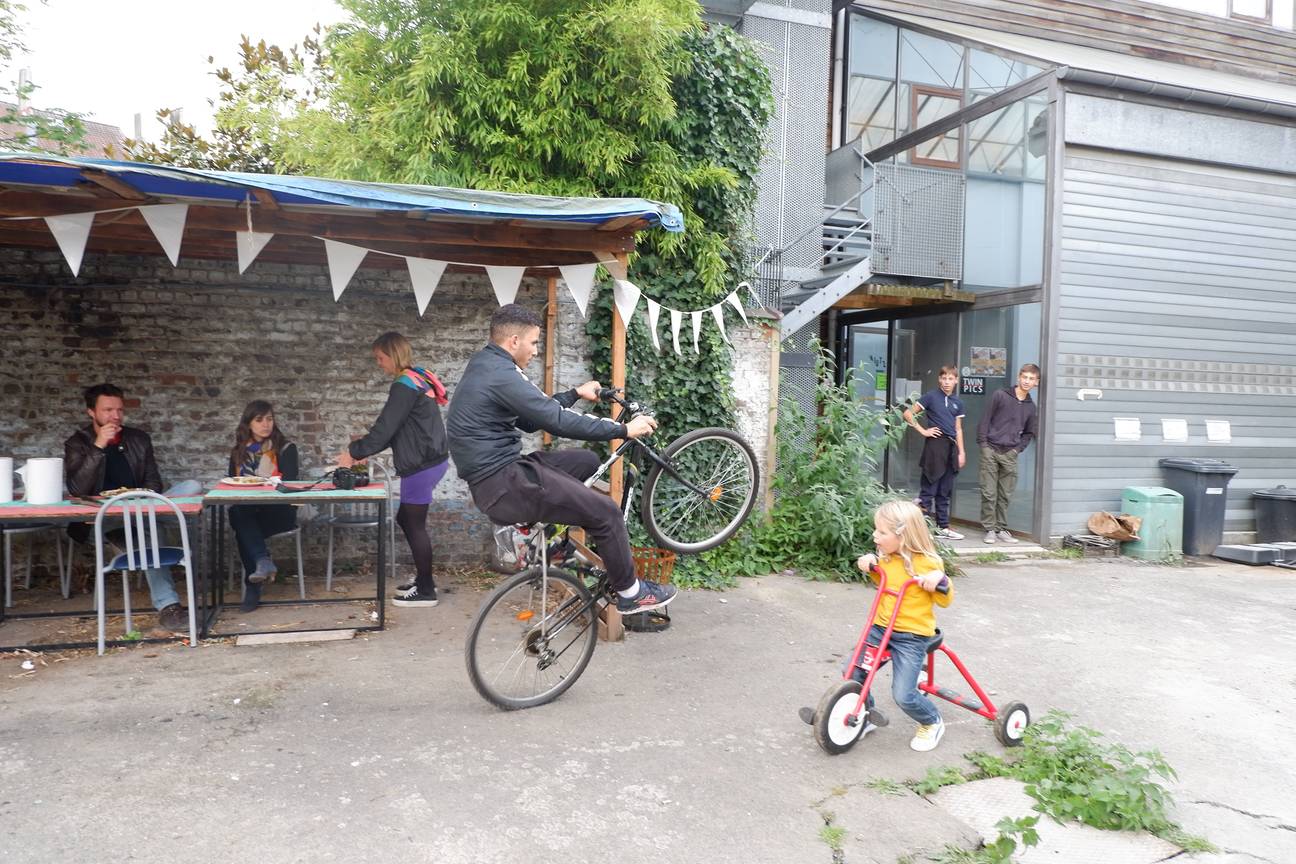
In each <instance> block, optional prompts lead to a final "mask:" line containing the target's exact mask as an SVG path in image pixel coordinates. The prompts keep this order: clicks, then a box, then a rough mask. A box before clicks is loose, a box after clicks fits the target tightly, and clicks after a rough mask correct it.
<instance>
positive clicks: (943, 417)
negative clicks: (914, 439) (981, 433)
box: [904, 366, 967, 540]
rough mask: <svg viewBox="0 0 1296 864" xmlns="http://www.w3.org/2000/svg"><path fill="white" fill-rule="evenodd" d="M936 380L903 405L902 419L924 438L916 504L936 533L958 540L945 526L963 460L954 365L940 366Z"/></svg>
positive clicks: (959, 406)
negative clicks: (922, 421) (920, 418)
mask: <svg viewBox="0 0 1296 864" xmlns="http://www.w3.org/2000/svg"><path fill="white" fill-rule="evenodd" d="M937 380H938V381H939V383H940V386H939V387H938V388H936V389H934V390H928V391H927V392H926V393H924V394H923V395H922V397H921V398H920V399H919V400H918V401H917V402H916V403H914V405H913V406H912V407H909V408H906V409H905V412H904V419H905V422H906V423H908V424H909V425H910V426H912V427H913V428H914V429H916V430H918V434H920V435H922V436H923V438H925V439H926V440H924V441H923V449H922V455H921V456H920V457H919V459H918V464H919V467H920V468H921V469H922V489H921V491H920V492H919V495H918V505H919V506H920V507H922V510H923V512H924V513H926V514H927V515H928V516H930V517H931V518H932V520H933V521H934V522H935V523H936V526H937V528H938V531H937V533H938V534H939V536H941V537H944V538H945V539H947V540H962V539H963V535H962V534H959V533H958V532H957V531H952V530H950V527H949V516H950V496H951V495H952V494H953V492H954V478H955V476H957V474H958V472H959V470H960V469H962V467H963V466H964V465H965V464H966V463H967V454H966V453H965V451H964V450H963V416H964V411H963V402H962V400H960V399H959V398H958V397H957V396H955V395H954V389H955V388H956V387H957V386H958V369H957V367H954V366H942V367H941V370H940V377H939V378H938V379H937ZM919 414H921V415H922V416H923V417H924V418H925V419H926V420H927V423H928V425H927V426H926V427H924V426H922V425H921V424H919V422H918V420H917V416H918V415H919Z"/></svg>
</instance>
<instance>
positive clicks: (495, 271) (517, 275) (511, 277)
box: [486, 267, 526, 306]
mask: <svg viewBox="0 0 1296 864" xmlns="http://www.w3.org/2000/svg"><path fill="white" fill-rule="evenodd" d="M525 272H526V268H525V267H487V268H486V275H487V276H489V277H490V280H491V287H492V288H494V289H495V299H496V301H498V302H499V305H501V306H507V305H508V304H510V303H512V302H513V301H514V300H516V299H517V293H518V286H520V285H521V284H522V274H523V273H525Z"/></svg>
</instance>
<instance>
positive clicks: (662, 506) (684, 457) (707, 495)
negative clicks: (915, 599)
mask: <svg viewBox="0 0 1296 864" xmlns="http://www.w3.org/2000/svg"><path fill="white" fill-rule="evenodd" d="M686 438H687V436H686ZM669 452H670V459H671V469H672V470H671V471H665V470H662V471H658V472H657V473H656V474H655V475H654V476H653V485H652V488H651V490H648V492H649V495H648V497H647V498H646V499H645V505H644V506H645V510H646V511H649V512H650V513H651V518H650V520H649V521H650V523H651V525H652V529H651V530H652V531H653V532H654V533H655V535H656V536H657V537H658V539H659V540H661V541H663V542H664V543H665V544H666V545H668V546H672V548H674V549H675V550H676V551H681V552H694V551H703V550H704V549H709V548H712V547H714V546H715V545H716V544H717V543H719V542H722V541H723V540H724V539H726V538H727V537H729V536H732V534H733V532H734V531H735V530H737V528H738V526H739V525H740V524H741V522H742V520H743V519H745V518H746V517H747V514H748V513H749V512H750V511H751V506H752V504H753V503H754V501H755V497H756V476H757V472H756V464H755V460H754V458H753V456H752V454H751V452H750V450H749V448H747V447H746V445H745V444H744V443H743V442H742V440H741V439H740V438H737V437H736V436H735V435H734V433H732V432H728V431H722V430H702V432H701V433H700V434H698V435H697V436H696V437H693V438H692V439H691V440H686V439H681V443H680V444H679V446H674V447H672V448H670V450H669ZM690 547H692V548H690Z"/></svg>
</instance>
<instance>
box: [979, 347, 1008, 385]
mask: <svg viewBox="0 0 1296 864" xmlns="http://www.w3.org/2000/svg"><path fill="white" fill-rule="evenodd" d="M972 374H973V375H984V376H986V377H988V378H1002V377H1004V376H1005V375H1007V374H1008V349H1007V348H977V347H975V346H973V348H972Z"/></svg>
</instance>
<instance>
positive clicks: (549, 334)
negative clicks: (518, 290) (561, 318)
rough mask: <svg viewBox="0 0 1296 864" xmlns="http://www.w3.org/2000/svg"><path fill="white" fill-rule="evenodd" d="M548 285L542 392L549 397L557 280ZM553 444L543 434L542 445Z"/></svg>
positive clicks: (556, 306)
mask: <svg viewBox="0 0 1296 864" xmlns="http://www.w3.org/2000/svg"><path fill="white" fill-rule="evenodd" d="M547 281H548V283H549V285H548V287H549V298H548V302H547V303H546V304H545V367H544V392H545V393H546V394H548V395H550V396H552V395H553V392H554V386H555V384H554V346H555V344H556V340H555V338H554V334H555V333H556V332H557V331H558V280H557V279H556V278H554V277H553V276H550V277H549V279H548V280H547ZM552 443H553V435H551V434H550V433H548V432H546V433H544V444H545V446H546V447H548V446H549V445H550V444H552Z"/></svg>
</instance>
